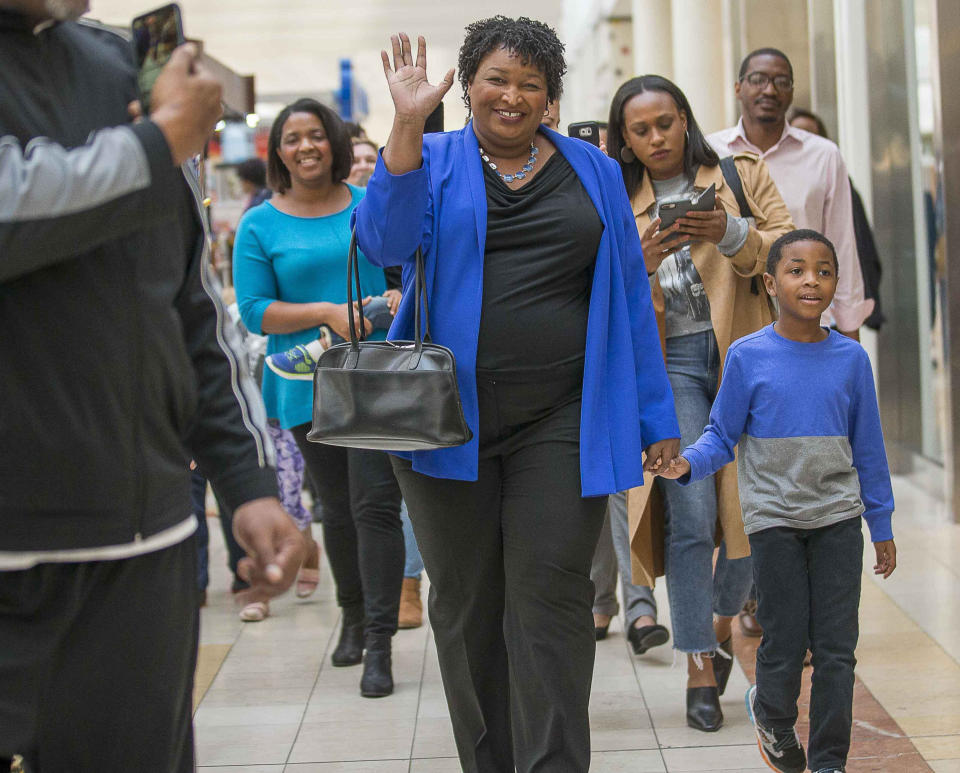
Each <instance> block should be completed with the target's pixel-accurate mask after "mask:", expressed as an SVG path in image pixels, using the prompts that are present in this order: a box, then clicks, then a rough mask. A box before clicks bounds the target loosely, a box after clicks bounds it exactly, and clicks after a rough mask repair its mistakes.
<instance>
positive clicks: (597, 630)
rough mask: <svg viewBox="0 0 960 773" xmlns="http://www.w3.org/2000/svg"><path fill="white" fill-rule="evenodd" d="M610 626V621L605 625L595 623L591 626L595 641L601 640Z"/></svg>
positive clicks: (604, 637)
mask: <svg viewBox="0 0 960 773" xmlns="http://www.w3.org/2000/svg"><path fill="white" fill-rule="evenodd" d="M609 628H610V623H607V624H606V625H595V626H594V627H593V634H594V636H596V637H597V641H603V640H604V639H606V638H607V631H608V630H609Z"/></svg>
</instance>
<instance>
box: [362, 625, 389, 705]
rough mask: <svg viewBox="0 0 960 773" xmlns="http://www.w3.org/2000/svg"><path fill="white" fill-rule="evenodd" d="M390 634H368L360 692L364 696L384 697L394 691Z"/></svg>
mask: <svg viewBox="0 0 960 773" xmlns="http://www.w3.org/2000/svg"><path fill="white" fill-rule="evenodd" d="M391 660H392V659H391V657H390V634H388V633H371V634H368V635H367V651H366V652H365V653H364V655H363V676H362V677H360V694H361V695H362V696H363V697H364V698H384V697H386V696H387V695H390V694H391V693H392V692H393V674H392V672H391V667H392V662H391Z"/></svg>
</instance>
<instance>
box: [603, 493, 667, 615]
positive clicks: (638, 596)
mask: <svg viewBox="0 0 960 773" xmlns="http://www.w3.org/2000/svg"><path fill="white" fill-rule="evenodd" d="M618 570H619V571H618ZM617 574H619V575H620V590H621V591H622V593H623V617H624V628H625V629H627V630H629V629H630V626H631V625H633V623H634V621H636V620H637V618H640V617H643V616H644V615H649V616H650V617H652V618H653V619H654V620H656V619H657V602H656V601H655V600H654V598H653V590H652V589H651V588H648V587H646V586H645V585H634V584H633V569H632V561H631V557H630V523H629V521H628V519H627V494H626V492H625V491H621V492H620V493H619V494H611V495H610V497H609V498H608V499H607V515H606V518H604V519H603V531H601V532H600V542H598V543H597V550H596V552H595V553H594V554H593V566H591V567H590V579H591V580H593V584H594V586H595V587H596V594H595V595H594V597H593V613H594V614H595V615H611V616H612V615H615V614H617V612H619V611H620V605H619V604H618V602H617Z"/></svg>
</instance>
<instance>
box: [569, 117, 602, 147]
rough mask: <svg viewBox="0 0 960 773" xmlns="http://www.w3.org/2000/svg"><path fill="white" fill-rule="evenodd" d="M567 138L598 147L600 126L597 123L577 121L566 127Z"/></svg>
mask: <svg viewBox="0 0 960 773" xmlns="http://www.w3.org/2000/svg"><path fill="white" fill-rule="evenodd" d="M567 136H568V137H575V138H576V139H578V140H583V141H584V142H589V143H590V144H591V145H595V146H596V147H598V148H599V147H600V124H599V123H598V122H597V121H578V122H576V123H572V124H569V125H568V126H567Z"/></svg>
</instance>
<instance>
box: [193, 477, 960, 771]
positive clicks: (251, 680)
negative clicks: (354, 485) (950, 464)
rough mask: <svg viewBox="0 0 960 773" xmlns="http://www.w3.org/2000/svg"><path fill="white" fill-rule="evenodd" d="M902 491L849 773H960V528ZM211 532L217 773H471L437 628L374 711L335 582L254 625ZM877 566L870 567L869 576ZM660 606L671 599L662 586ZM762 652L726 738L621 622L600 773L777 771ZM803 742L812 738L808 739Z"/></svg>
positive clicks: (208, 690) (744, 656) (743, 683)
mask: <svg viewBox="0 0 960 773" xmlns="http://www.w3.org/2000/svg"><path fill="white" fill-rule="evenodd" d="M894 489H895V494H896V497H897V502H898V508H897V515H896V524H897V544H898V547H899V551H900V554H899V555H900V559H899V564H900V566H899V568H898V571H897V573H896V575H895V576H894V577H893V578H891V579H890V580H889V581H887V582H885V583H881V582H879V581H877V580H875V579H874V578H873V576H872V575H870V574H866V573H865V574H864V578H863V601H862V605H861V610H860V615H861V617H860V619H861V636H860V647H859V649H858V650H857V657H858V660H859V664H858V667H857V675H858V682H857V689H856V698H855V709H854V719H855V726H854V735H853V747H852V749H851V756H850V762H849V765H848V771H849V773H914V771H936V773H958V772H960V606H958V604H957V603H956V600H957V599H958V598H960V563H958V562H957V560H956V557H957V555H960V525H955V524H949V523H948V521H947V518H946V516H945V513H944V506H943V504H942V503H939V502H937V501H936V500H934V499H931V498H930V497H929V496H927V495H926V494H924V493H922V492H921V491H920V490H919V489H918V488H915V487H914V486H913V485H911V483H910V482H908V481H907V480H905V479H902V478H900V479H895V482H894ZM210 533H211V539H212V545H211V587H210V591H209V596H208V598H209V601H208V606H207V607H206V608H205V609H204V610H203V613H202V631H201V647H200V664H199V668H198V673H197V685H196V693H195V702H196V705H197V710H196V714H195V717H194V718H195V723H196V734H197V764H198V766H199V770H200V771H201V772H202V773H281V771H286V773H340V772H341V771H342V772H344V773H346V772H347V771H350V772H351V773H406V772H407V771H409V773H456V771H458V770H460V766H459V764H458V762H457V759H456V749H455V747H454V742H453V734H452V732H451V729H450V721H449V718H448V716H447V710H446V702H445V700H444V696H443V689H442V687H441V683H440V673H439V669H438V666H437V656H436V648H435V646H434V644H433V637H432V635H431V634H430V632H429V630H428V628H427V627H426V626H425V627H423V628H420V629H416V630H407V631H401V632H400V633H399V634H398V635H397V636H396V638H395V640H394V678H395V679H396V682H397V689H396V693H395V694H394V695H393V696H391V697H389V698H385V699H382V700H377V701H370V700H365V699H363V698H361V697H360V696H359V694H358V692H357V678H358V675H359V670H358V667H355V668H333V667H331V665H330V659H329V651H330V649H331V648H332V646H333V643H335V640H336V638H335V635H336V633H337V625H338V616H339V615H338V609H337V607H336V604H335V602H334V599H333V591H332V588H333V583H332V581H331V578H330V576H329V573H325V574H324V576H323V578H322V580H321V586H320V590H319V591H318V593H317V594H316V595H315V596H314V597H313V598H312V599H310V600H308V601H306V602H300V601H296V600H294V598H293V596H292V594H287V595H286V596H284V597H283V598H282V599H280V600H278V601H277V602H275V603H274V604H272V605H271V616H270V617H268V618H267V619H266V620H265V621H263V622H262V623H255V624H252V623H246V624H245V623H243V622H241V621H240V620H239V619H238V617H237V614H236V610H235V608H234V606H233V603H232V599H231V597H230V593H229V591H228V584H229V580H228V576H229V575H228V572H227V570H226V569H225V567H224V561H225V559H224V553H223V545H222V538H221V537H220V533H219V529H217V528H211V529H210ZM871 550H872V549H871ZM871 559H872V556H865V565H867V566H869V564H870V563H872V561H871ZM657 595H658V597H660V600H661V601H665V594H664V591H663V588H662V587H661V588H658V589H657ZM661 609H662V610H664V611H666V610H667V609H668V605H667V604H666V603H662V604H661ZM663 622H664V623H666V624H667V625H668V626H669V622H668V621H667V620H664V621H663ZM755 642H756V640H753V641H752V642H750V641H748V640H744V639H738V640H737V655H738V661H739V665H740V666H741V667H739V668H735V669H734V672H733V675H732V677H731V679H730V684H729V686H728V688H727V691H726V694H725V695H724V697H723V698H722V705H723V709H724V713H725V715H726V725H725V726H724V727H723V728H722V729H721V730H720V731H719V732H717V733H715V734H711V735H708V734H704V733H701V732H698V731H695V730H691V729H689V728H688V727H687V726H686V722H685V719H684V708H683V705H682V701H681V700H680V699H679V697H678V696H681V695H682V688H683V684H684V678H685V673H684V671H685V669H683V668H682V667H678V666H675V665H674V664H673V653H672V650H670V648H669V647H668V646H667V647H660V648H656V649H654V650H652V651H651V652H649V653H648V654H647V655H645V656H643V657H640V658H635V657H633V656H632V655H631V654H630V652H629V647H628V645H627V643H626V640H625V639H624V637H623V634H622V627H621V623H620V621H619V620H618V621H615V622H614V623H613V625H612V626H611V635H610V636H609V637H608V639H607V640H606V641H602V642H599V643H598V645H597V661H596V668H595V671H594V680H593V696H592V700H591V724H592V746H593V762H592V766H591V770H592V771H594V772H595V773H614V772H615V771H616V772H618V773H619V772H620V771H623V772H624V773H628V772H629V773H664V772H665V771H669V772H670V773H674V771H753V770H766V769H767V768H766V767H765V766H763V763H762V761H761V760H760V757H759V755H758V753H757V747H756V741H755V735H754V730H753V727H752V726H751V725H750V723H749V722H748V720H747V716H746V711H745V708H744V703H743V695H744V692H745V690H746V689H747V686H748V676H749V675H752V672H753V652H754V648H755V646H756V644H755ZM808 676H809V669H808V670H807V677H808ZM805 681H806V682H808V681H809V680H808V678H807V679H805ZM805 694H806V691H805ZM804 700H805V699H804ZM802 703H803V702H802ZM805 713H806V712H805V703H803V705H802V707H801V715H802V716H803V715H805ZM798 729H799V731H800V734H801V738H803V739H804V740H805V733H806V728H805V726H804V725H801V726H800V727H799V728H798Z"/></svg>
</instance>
